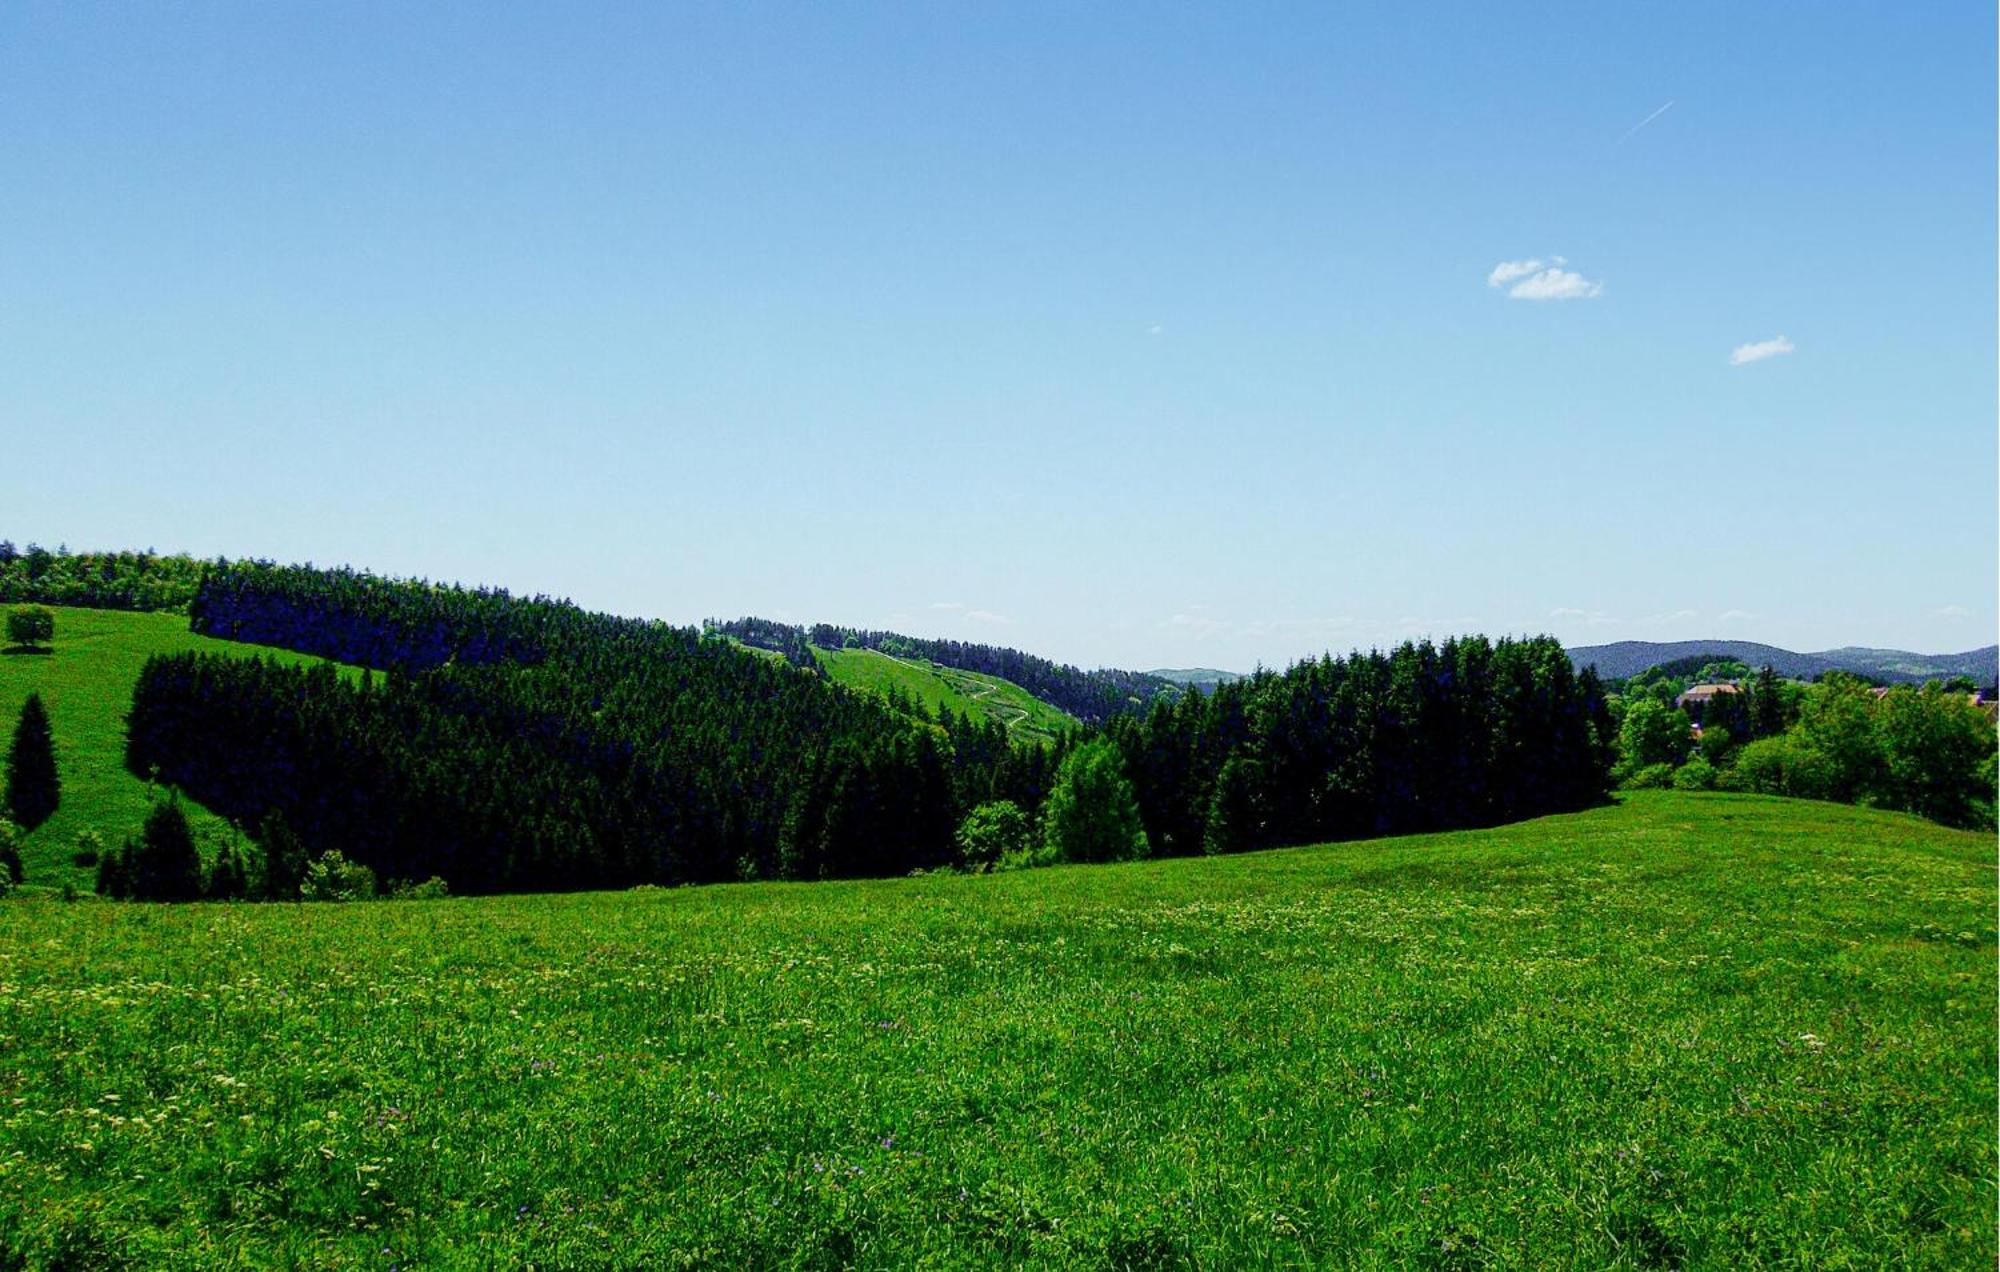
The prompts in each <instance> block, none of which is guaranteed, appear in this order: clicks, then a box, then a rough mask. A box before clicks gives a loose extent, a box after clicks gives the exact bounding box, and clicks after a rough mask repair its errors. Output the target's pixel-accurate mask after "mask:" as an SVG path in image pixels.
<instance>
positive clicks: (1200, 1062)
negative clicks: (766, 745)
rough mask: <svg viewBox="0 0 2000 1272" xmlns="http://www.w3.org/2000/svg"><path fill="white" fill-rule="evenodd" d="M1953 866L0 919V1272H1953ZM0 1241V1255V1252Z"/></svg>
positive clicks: (1710, 803) (1956, 1168) (1755, 811)
mask: <svg viewBox="0 0 2000 1272" xmlns="http://www.w3.org/2000/svg"><path fill="white" fill-rule="evenodd" d="M1994 909H1995V881H1994V854H1993V844H1992V842H1991V840H1990V838H1988V837H1983V836H1976V835H1969V834H1962V833H1958V832H1953V831H1948V830H1942V829H1939V828H1937V827H1935V826H1931V825H1928V824H1926V823H1923V822H1919V821H1917V820H1915V819H1912V818H1908V817H1902V816H1897V815H1890V814H1880V813H1873V812H1869V811H1865V810H1857V809H1851V808H1843V807H1838V806H1833V805H1821V804H1805V803H1794V802H1787V801H1781V800H1774V799H1764V798H1757V797H1748V796H1716V795H1681V794H1674V793H1657V794H1654V793H1647V794H1644V795H1639V796H1634V797H1632V798H1631V799H1629V800H1628V801H1627V802H1626V803H1625V804H1624V805H1623V806H1621V807H1613V808H1606V809H1602V810H1598V811H1594V812H1590V813H1585V814H1580V815H1576V816H1570V817H1562V818H1551V819H1547V820H1543V821H1539V822H1533V823H1527V824H1523V825H1518V826H1513V827H1508V828H1503V829H1499V830H1493V831H1484V832H1476V833H1462V834H1453V835H1439V836H1428V837H1422V838H1415V839H1406V840H1396V841H1384V842H1378V843H1372V844H1363V845H1349V846H1335V847H1328V848H1315V849H1297V850H1288V851H1281V852H1270V853H1262V854H1255V855H1249V856H1243V857H1233V858H1222V859H1213V860H1193V861H1170V862H1150V863H1140V864H1135V865H1129V866H1102V867H1080V868H1067V869H1052V870H1045V871H1034V872H1026V873H1021V874H1013V875H1001V876H989V877H983V878H966V877H931V878H923V879H908V880H894V881H880V882H871V883H851V884H812V885H747V886H732V887H717V888H706V889H693V890H684V891H672V892H663V891H641V892H636V893H627V894H621V895H606V894H594V895H575V896H560V897H512V898H488V899H478V900H453V901H444V902H434V903H431V902H426V903H401V904H389V903H384V904H376V905H365V906H349V907H338V906H214V905H205V906H187V907H180V908H163V907H142V906H120V905H113V904H106V903H96V902H82V903H78V904H73V905H64V904H62V903H60V902H58V901H56V900H53V899H50V898H42V899H27V900H16V901H11V902H8V903H6V904H0V1056H4V1057H5V1060H4V1062H3V1063H0V1251H7V1252H8V1254H6V1255H0V1263H11V1262H12V1261H13V1259H14V1258H15V1257H25V1258H26V1259H27V1260H29V1261H30V1262H33V1261H37V1260H45V1261H46V1260H53V1259H55V1258H56V1257H57V1256H59V1255H68V1256H70V1257H73V1258H75V1259H76V1260H77V1261H78V1262H87V1261H88V1260H90V1259H92V1258H97V1259H102V1260H104V1261H115V1260H118V1259H128V1260H131V1261H134V1262H136V1263H140V1264H145V1265H158V1266H186V1267H212V1266H225V1265H229V1264H231V1263H233V1262H245V1263H251V1264H257V1265H262V1264H267V1263H274V1262H284V1261H288V1260H297V1261H300V1262H304V1263H308V1264H312V1265H319V1266H352V1267H386V1266H388V1265H390V1264H397V1265H400V1266H403V1267H413V1266H423V1267H452V1266H522V1265H526V1264H529V1263H533V1264H535V1265H537V1266H547V1267H577V1266H639V1265H645V1266H675V1265H678V1264H683V1263H704V1264H710V1265H717V1266H800V1267H809V1266H836V1265H841V1264H857V1265H864V1266H882V1265H909V1264H926V1265H928V1266H941V1267H977V1266H987V1265H993V1264H1016V1265H1019V1264H1027V1265H1042V1266H1065V1267H1067V1266H1141V1265H1146V1266H1158V1265H1169V1266H1171V1265H1179V1264H1185V1265H1192V1266H1207V1267H1224V1266H1227V1267H1238V1266H1269V1265H1300V1264H1309V1265H1310V1264H1327V1263H1338V1264H1347V1265H1352V1266H1362V1267H1392V1266H1393V1267H1405V1266H1432V1267H1474V1266H1497V1267H1522V1268H1529V1267H1549V1266H1606V1267H1616V1266H1624V1267H1643V1266H1677V1265H1683V1264H1684V1265H1689V1266H1700V1267H1730V1268H1734V1267H1751V1266H1760V1265H1763V1266H1778V1265H1782V1266H1787V1267H1880V1266H1887V1265H1896V1266H1909V1267H1939V1268H1943V1267H1966V1266H1974V1265H1983V1266H1991V1265H1992V1264H1993V1262H1994V1260H1995V1254H1996V1251H1995V1228H1994V1208H1995V1190H1994V1174H1993V1172H1994V1143H1995V1137H1996V1126H1995V1082H1994V1066H1995V1043H1994V1038H1995V983H1994V974H1993V968H1994V958H1995V945H1994V935H1995V934H1994V930H1993V921H1994ZM10 1256H12V1257H10Z"/></svg>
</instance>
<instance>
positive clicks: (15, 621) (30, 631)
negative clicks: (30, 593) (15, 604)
mask: <svg viewBox="0 0 2000 1272" xmlns="http://www.w3.org/2000/svg"><path fill="white" fill-rule="evenodd" d="M55 638H56V615H55V611H54V610H50V609H45V608H43V607H42V606H40V605H23V606H20V607H19V608H17V609H14V610H12V611H10V612H9V613H8V615H7V639H8V640H10V641H12V642H13V643H14V644H16V645H19V646H22V647H23V648H27V649H32V648H34V647H35V646H37V645H46V644H48V643H49V642H50V641H52V640H54V639H55Z"/></svg>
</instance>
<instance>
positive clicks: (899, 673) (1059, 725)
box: [813, 646, 1077, 742]
mask: <svg viewBox="0 0 2000 1272" xmlns="http://www.w3.org/2000/svg"><path fill="white" fill-rule="evenodd" d="M813 657H815V658H817V659H818V660H819V665H820V666H822V667H824V668H825V669H826V673H827V675H828V676H830V677H832V678H833V680H834V682H835V683H837V684H843V685H846V686H848V687H849V688H852V689H870V690H873V691H875V692H876V693H894V694H902V695H906V696H908V697H910V698H914V699H915V700H916V701H917V702H919V703H920V704H922V705H923V707H924V708H925V709H926V710H928V711H930V712H932V713H933V714H935V713H936V712H937V709H938V708H939V707H940V706H946V707H950V708H951V709H952V710H953V711H954V712H956V713H957V714H959V715H963V716H970V717H972V718H973V719H975V720H983V719H993V720H997V721H999V722H1000V723H1001V724H1004V725H1006V726H1007V731H1008V732H1009V733H1010V734H1011V735H1013V736H1014V737H1015V738H1016V739H1019V740H1023V741H1035V742H1050V741H1053V740H1054V739H1055V737H1056V735H1057V734H1059V733H1063V732H1066V731H1068V730H1070V729H1074V728H1076V727H1077V722H1076V717H1074V716H1072V715H1070V714H1069V713H1068V712H1066V711H1064V710H1062V709H1061V708H1059V707H1053V706H1050V705H1049V704H1048V703H1046V702H1043V701H1042V700H1041V699H1040V698H1037V697H1036V696H1035V695H1033V694H1031V693H1029V692H1028V691H1027V690H1026V689H1023V688H1022V687H1021V686H1019V685H1017V684H1015V683H1014V682H1013V681H1011V680H1003V679H1001V678H1000V677H999V676H987V675H982V674H980V673H979V672H976V671H961V670H959V669H958V668H956V667H946V666H944V665H943V664H941V663H930V662H923V661H920V660H918V659H915V658H897V657H895V656H893V655H891V654H885V653H883V652H882V651H881V650H878V649H821V648H819V647H818V646H814V647H813Z"/></svg>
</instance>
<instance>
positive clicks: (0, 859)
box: [0, 817, 25, 888]
mask: <svg viewBox="0 0 2000 1272" xmlns="http://www.w3.org/2000/svg"><path fill="white" fill-rule="evenodd" d="M24 877H25V875H24V874H23V872H22V870H21V828H20V827H19V826H16V825H15V824H14V823H13V822H10V821H8V820H7V819H6V818H5V817H0V880H4V881H5V882H6V884H7V886H8V887H10V888H11V887H13V886H14V885H15V884H17V883H19V882H21V880H22V879H23V878H24Z"/></svg>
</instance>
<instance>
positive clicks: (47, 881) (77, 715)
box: [0, 607, 319, 892]
mask: <svg viewBox="0 0 2000 1272" xmlns="http://www.w3.org/2000/svg"><path fill="white" fill-rule="evenodd" d="M55 615H56V639H55V652H54V653H52V654H47V655H41V654H0V747H4V745H5V739H7V738H10V737H12V736H13V730H14V721H15V719H16V718H17V717H18V716H19V715H20V711H21V704H22V702H23V701H25V700H26V699H27V696H28V695H29V694H30V693H34V692H39V693H40V694H41V695H42V700H43V702H45V703H46V704H47V705H48V709H49V718H50V724H51V728H52V732H53V733H54V735H55V742H56V764H57V767H58V770H59V772H60V773H61V775H62V782H63V797H62V807H61V808H60V809H58V810H57V812H56V815H55V816H54V817H52V818H50V819H49V820H48V822H46V823H45V824H43V825H42V826H40V827H38V828H37V829H36V830H35V831H34V832H33V833H32V834H30V835H29V836H28V837H27V842H26V846H25V847H24V848H23V850H22V860H23V864H24V865H25V866H26V868H27V884H28V886H29V887H30V888H40V887H50V888H60V887H61V886H62V885H63V884H64V883H72V884H75V885H76V886H77V887H78V888H80V889H82V890H84V891H86V892H87V891H89V890H90V888H91V885H92V872H91V871H90V870H88V869H85V868H82V867H79V866H77V865H75V864H74V863H73V862H72V861H71V859H70V858H71V852H72V850H73V848H74V846H75V840H76V834H77V832H78V831H80V830H84V829H95V830H97V831H98V833H100V834H101V835H103V836H104V839H105V842H106V843H107V845H110V846H115V845H116V844H117V843H118V842H119V840H121V839H122V838H124V836H125V835H126V834H128V833H131V832H134V831H137V830H138V828H139V823H140V822H142V821H144V820H145V816H146V808H147V806H148V804H149V803H150V801H151V799H152V794H151V791H150V789H149V787H148V785H147V783H146V782H145V781H144V780H143V779H141V778H138V777H135V776H133V775H132V774H130V773H128V772H126V771H125V713H126V711H127V710H128V709H129V708H130V707H131V705H132V684H133V681H135V680H136V679H137V678H138V675H139V669H140V667H142V666H144V665H145V662H146V659H147V658H149V657H151V656H152V655H154V654H168V653H178V652H181V651H183V650H203V651H207V652H211V653H224V654H232V655H237V656H249V655H252V654H263V655H266V656H268V657H272V658H276V659H278V660H280V661H283V662H287V663H299V664H305V663H313V662H317V661H319V660H318V659H314V658H307V657H304V656H302V655H299V654H293V653H288V652H286V651H283V650H268V649H263V648H260V647H256V646H245V645H240V644H235V643H233V642H230V641H224V640H213V639H211V638H209V637H206V636H197V635H195V634H194V633H192V632H190V631H189V630H188V621H187V618H186V616H185V615H181V614H166V613H133V612H126V611H119V610H99V609H78V608H69V607H60V608H56V609H55ZM188 811H189V813H190V814H191V815H192V816H191V820H192V821H193V822H194V824H195V828H196V831H197V833H198V834H203V835H208V836H213V835H217V834H224V833H226V832H227V827H226V825H225V824H224V823H223V822H222V820H221V819H220V818H218V817H215V816H213V815H212V814H210V813H208V812H207V811H206V810H205V809H202V808H201V807H200V806H199V805H197V804H194V803H192V802H191V801H190V802H189V805H188Z"/></svg>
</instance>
